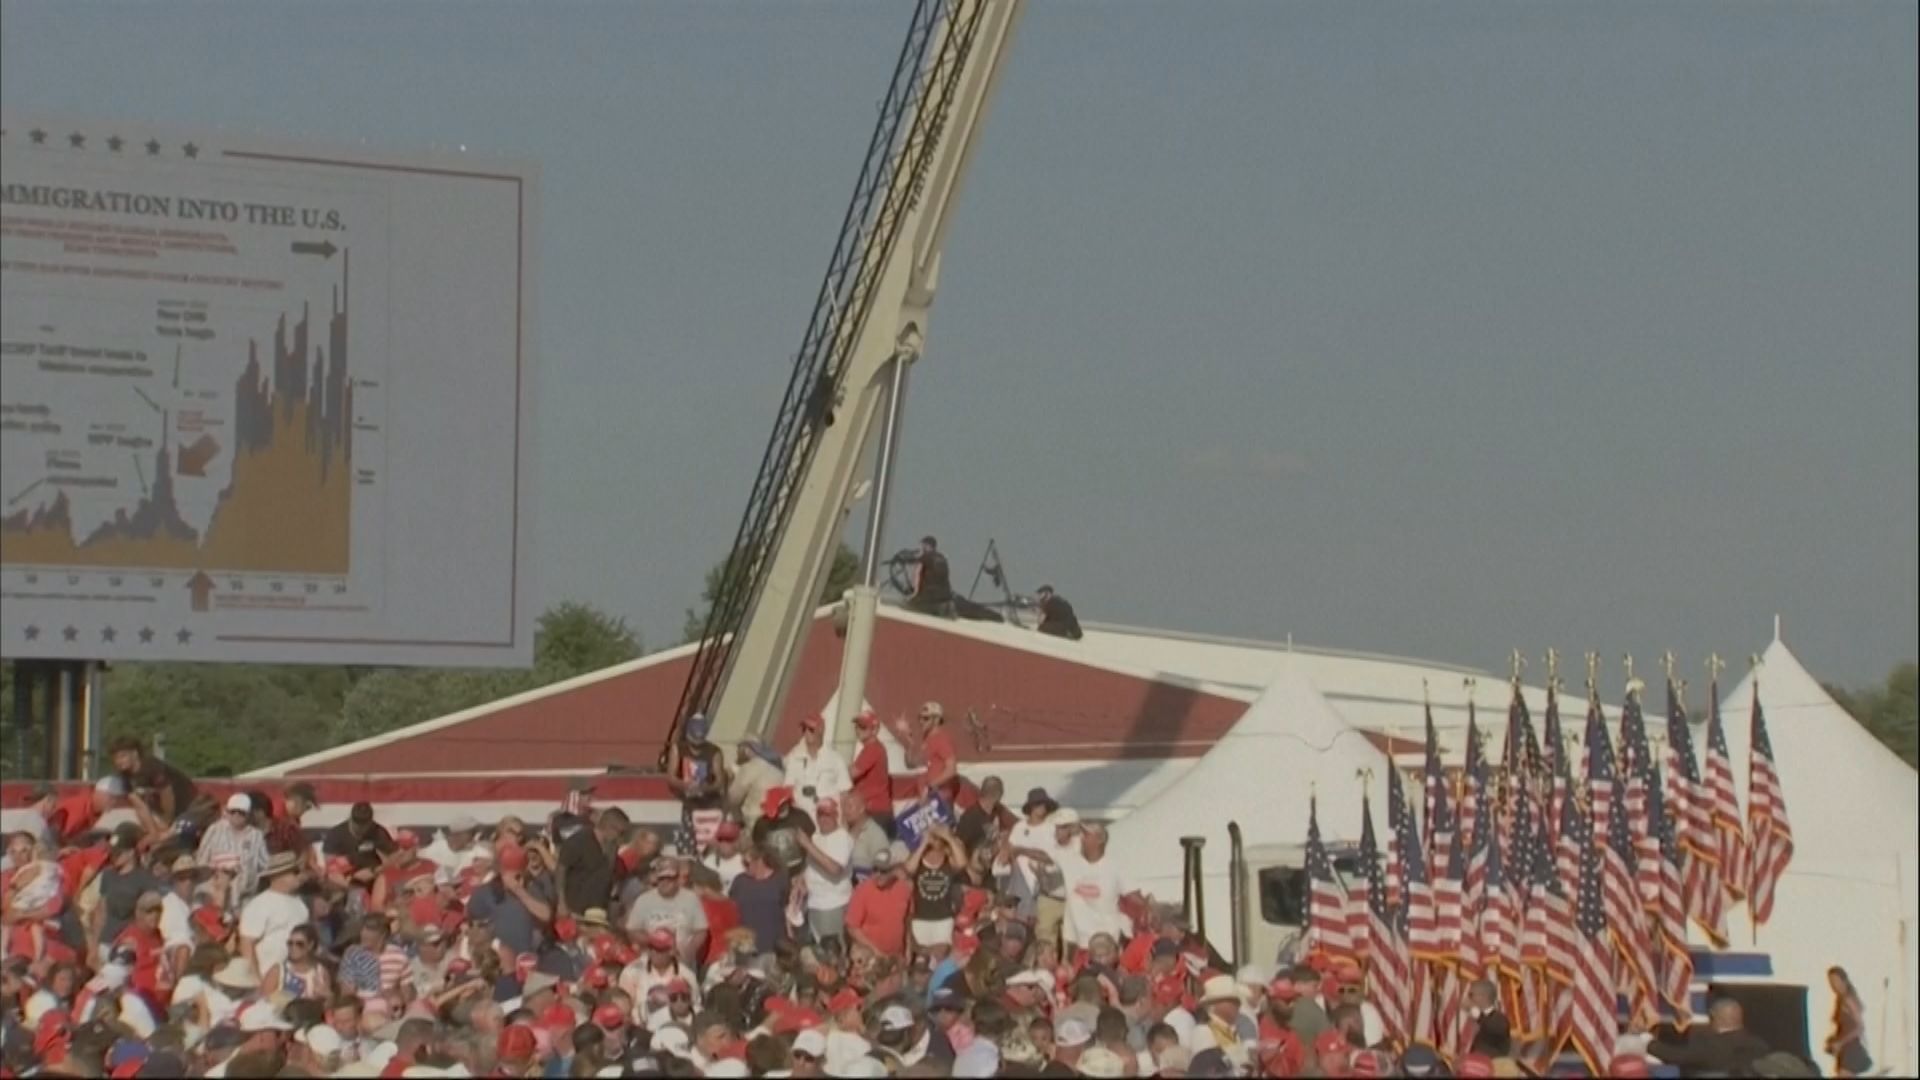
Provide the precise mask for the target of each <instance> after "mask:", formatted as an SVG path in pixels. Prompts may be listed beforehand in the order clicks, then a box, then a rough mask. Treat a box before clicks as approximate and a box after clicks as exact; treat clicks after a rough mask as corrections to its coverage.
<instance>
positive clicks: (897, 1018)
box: [880, 1005, 913, 1031]
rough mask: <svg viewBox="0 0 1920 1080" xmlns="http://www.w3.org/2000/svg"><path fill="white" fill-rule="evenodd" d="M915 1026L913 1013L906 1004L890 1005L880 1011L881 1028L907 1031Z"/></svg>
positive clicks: (883, 1029)
mask: <svg viewBox="0 0 1920 1080" xmlns="http://www.w3.org/2000/svg"><path fill="white" fill-rule="evenodd" d="M912 1026H913V1013H912V1012H911V1011H910V1010H908V1008H907V1007H906V1006H905V1005H889V1006H887V1007H886V1008H885V1009H883V1010H881V1012H880V1030H882V1031H905V1030H907V1029H908V1028H910V1027H912Z"/></svg>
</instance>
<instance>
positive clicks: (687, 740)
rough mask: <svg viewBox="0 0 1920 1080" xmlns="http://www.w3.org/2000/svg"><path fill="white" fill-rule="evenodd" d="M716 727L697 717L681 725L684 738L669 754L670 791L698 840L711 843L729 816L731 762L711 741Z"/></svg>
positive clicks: (674, 745)
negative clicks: (717, 826) (728, 764)
mask: <svg viewBox="0 0 1920 1080" xmlns="http://www.w3.org/2000/svg"><path fill="white" fill-rule="evenodd" d="M712 731H713V724H712V723H711V722H710V721H709V720H708V719H707V717H706V714H705V713H694V714H693V715H692V716H689V717H687V722H686V723H685V724H682V725H681V729H680V736H681V737H680V738H679V739H678V740H676V741H675V742H674V743H673V745H672V746H671V747H669V748H668V750H667V770H666V771H667V787H668V788H669V789H670V790H671V791H672V792H673V793H674V795H675V796H677V797H678V798H679V799H680V801H681V803H682V804H683V805H684V806H685V807H686V809H687V813H688V815H689V819H690V820H691V822H692V824H693V831H694V839H695V840H696V841H697V842H699V843H702V844H704V843H707V842H709V841H710V840H711V839H712V836H713V829H714V826H716V825H718V824H719V823H720V819H721V817H723V816H724V815H725V812H726V798H727V784H728V783H729V782H730V781H731V780H732V777H731V776H730V775H729V774H728V773H727V758H726V755H725V754H724V753H722V752H721V750H720V748H719V747H718V746H716V745H714V744H713V743H712V742H710V741H708V736H709V735H710V734H711V733H712Z"/></svg>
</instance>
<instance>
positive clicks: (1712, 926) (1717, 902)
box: [1667, 679, 1727, 949]
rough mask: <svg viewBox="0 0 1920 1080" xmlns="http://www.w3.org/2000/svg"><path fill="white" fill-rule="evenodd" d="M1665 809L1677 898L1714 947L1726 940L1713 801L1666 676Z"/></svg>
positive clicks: (1678, 698)
mask: <svg viewBox="0 0 1920 1080" xmlns="http://www.w3.org/2000/svg"><path fill="white" fill-rule="evenodd" d="M1667 759H1668V765H1667V768H1668V774H1667V810H1668V812H1669V813H1671V814H1672V815H1673V818H1674V821H1675V826H1674V828H1675V832H1676V833H1677V835H1678V838H1679V841H1680V860H1681V873H1682V882H1681V888H1680V896H1681V902H1682V904H1683V905H1684V906H1685V908H1686V911H1687V915H1688V916H1689V917H1691V918H1692V919H1693V921H1694V923H1695V924H1696V925H1698V926H1699V927H1700V930H1701V932H1702V933H1704V934H1706V935H1707V940H1708V941H1709V942H1711V943H1712V945H1713V947H1714V948H1716V949H1718V948H1724V947H1725V946H1726V944H1727V897H1726V892H1725V886H1723V885H1722V884H1721V882H1720V848H1719V845H1718V844H1717V843H1715V841H1714V834H1713V804H1712V802H1711V800H1709V798H1708V797H1707V786H1706V784H1705V783H1704V782H1702V781H1701V779H1700V762H1699V759H1697V758H1696V757H1695V756H1694V753H1693V729H1692V727H1691V725H1689V724H1688V723H1687V708H1686V705H1685V703H1684V702H1683V701H1682V700H1681V695H1680V692H1679V690H1678V688H1676V687H1675V686H1674V682H1673V680H1672V679H1668V680H1667Z"/></svg>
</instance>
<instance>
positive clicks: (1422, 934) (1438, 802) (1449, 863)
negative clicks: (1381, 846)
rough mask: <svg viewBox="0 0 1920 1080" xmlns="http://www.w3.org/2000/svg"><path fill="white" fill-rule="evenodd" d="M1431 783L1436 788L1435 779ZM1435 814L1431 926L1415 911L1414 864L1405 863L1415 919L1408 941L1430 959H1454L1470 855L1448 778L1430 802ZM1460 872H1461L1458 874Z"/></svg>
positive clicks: (1415, 952) (1416, 952) (1423, 876)
mask: <svg viewBox="0 0 1920 1080" xmlns="http://www.w3.org/2000/svg"><path fill="white" fill-rule="evenodd" d="M1428 787H1429V788H1430V789H1433V784H1432V782H1431V780H1429V781H1428ZM1428 806H1429V807H1431V808H1432V814H1433V816H1432V817H1431V818H1430V819H1428V824H1429V825H1430V827H1431V832H1432V838H1433V844H1434V848H1433V855H1432V857H1433V862H1432V867H1433V879H1432V885H1431V888H1430V890H1429V892H1428V899H1429V904H1430V909H1429V911H1430V915H1431V919H1432V924H1431V928H1428V927H1427V926H1425V925H1423V924H1422V922H1421V921H1420V919H1419V917H1418V913H1417V912H1414V911H1413V907H1412V903H1413V901H1412V897H1413V896H1414V895H1415V894H1414V892H1413V875H1412V864H1411V862H1407V863H1405V864H1404V865H1405V866H1406V869H1407V870H1408V876H1407V881H1408V897H1409V904H1408V913H1409V916H1410V917H1412V918H1413V919H1414V922H1413V927H1412V930H1411V932H1410V933H1409V935H1408V941H1409V943H1410V944H1411V945H1412V946H1413V955H1415V956H1417V957H1419V958H1420V959H1422V960H1426V961H1430V962H1443V961H1447V962H1450V961H1452V960H1453V959H1454V950H1455V949H1456V948H1457V947H1458V945H1459V943H1460V922H1461V911H1460V904H1461V896H1460V893H1461V887H1462V883H1463V882H1464V881H1465V880H1466V855H1465V852H1463V851H1462V850H1461V844H1460V829H1459V823H1458V822H1456V821H1455V820H1454V817H1453V798H1452V796H1450V795H1449V794H1448V793H1447V785H1446V782H1445V781H1444V780H1442V782H1441V783H1440V784H1439V786H1438V788H1437V789H1435V795H1434V797H1433V800H1432V801H1431V802H1430V803H1428ZM1426 867H1427V864H1426V863H1425V862H1424V861H1423V862H1422V864H1421V880H1422V881H1423V882H1424V881H1425V880H1426V873H1425V872H1426ZM1456 875H1457V876H1456Z"/></svg>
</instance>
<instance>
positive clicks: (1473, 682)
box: [1460, 675, 1480, 705]
mask: <svg viewBox="0 0 1920 1080" xmlns="http://www.w3.org/2000/svg"><path fill="white" fill-rule="evenodd" d="M1460 685H1462V686H1464V687H1466V688H1467V704H1469V705H1471V704H1473V692H1474V690H1476V689H1477V688H1478V687H1479V686H1480V680H1479V679H1476V678H1474V677H1473V676H1471V675H1469V676H1467V677H1466V678H1464V679H1461V680H1460Z"/></svg>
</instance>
